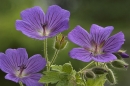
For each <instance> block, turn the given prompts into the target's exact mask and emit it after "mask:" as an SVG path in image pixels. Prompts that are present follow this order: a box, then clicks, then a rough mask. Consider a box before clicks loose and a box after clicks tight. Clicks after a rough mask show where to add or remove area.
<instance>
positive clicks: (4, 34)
mask: <svg viewBox="0 0 130 86" xmlns="http://www.w3.org/2000/svg"><path fill="white" fill-rule="evenodd" d="M52 4H57V5H59V6H61V7H62V8H64V9H66V10H69V11H70V12H71V16H70V28H69V30H68V31H65V32H63V33H64V34H65V35H67V34H68V32H69V31H71V30H72V29H73V28H74V27H75V26H76V25H81V26H82V27H83V28H85V29H86V30H88V31H89V29H90V26H91V24H93V23H95V24H98V25H100V26H103V27H105V26H114V28H115V29H114V31H113V33H112V34H115V33H117V32H119V31H122V32H124V34H125V38H126V42H125V44H124V45H123V46H122V49H126V50H127V53H128V54H129V53H130V47H129V45H130V30H129V29H130V0H0V52H5V50H6V49H7V48H19V47H21V48H26V49H27V52H28V54H29V57H30V56H32V55H34V54H37V53H39V54H43V41H39V40H35V39H31V38H29V37H27V36H25V35H23V34H22V33H21V32H19V31H17V30H16V29H15V21H16V20H17V19H20V12H21V11H22V10H24V9H27V8H30V7H33V6H36V5H37V6H41V7H42V8H43V10H44V11H46V10H47V8H48V6H50V5H52ZM53 41H54V39H53V38H52V39H48V49H49V50H48V53H49V57H50V58H49V59H51V57H52V56H53V53H54V49H53ZM73 47H77V45H75V44H73V43H71V42H69V43H68V45H67V47H66V49H65V50H62V51H61V52H60V54H59V56H58V58H57V60H56V62H55V63H56V64H59V65H60V64H64V63H65V62H69V61H71V63H72V65H73V67H74V69H76V70H80V69H81V68H82V67H84V66H85V65H86V64H87V63H84V62H81V61H78V60H74V59H71V58H70V57H69V56H68V52H69V51H70V50H71V49H72V48H73ZM125 60H126V61H127V62H128V63H130V59H129V58H128V59H125ZM114 72H115V74H116V76H117V79H118V84H117V85H115V86H130V81H129V80H130V69H129V68H128V70H127V71H123V70H120V71H119V70H114ZM4 76H5V73H3V72H2V71H0V86H19V85H18V84H16V83H14V82H12V81H9V80H5V79H4ZM105 86H109V85H108V84H107V83H106V85H105Z"/></svg>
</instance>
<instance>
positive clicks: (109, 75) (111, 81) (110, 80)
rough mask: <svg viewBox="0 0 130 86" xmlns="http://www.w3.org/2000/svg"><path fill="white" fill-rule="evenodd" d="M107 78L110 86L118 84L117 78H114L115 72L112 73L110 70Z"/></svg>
mask: <svg viewBox="0 0 130 86" xmlns="http://www.w3.org/2000/svg"><path fill="white" fill-rule="evenodd" d="M106 78H107V80H108V82H109V83H110V84H112V85H114V84H116V83H117V82H116V78H115V76H114V73H113V71H112V70H111V69H109V70H108V73H107V75H106Z"/></svg>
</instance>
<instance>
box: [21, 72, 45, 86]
mask: <svg viewBox="0 0 130 86" xmlns="http://www.w3.org/2000/svg"><path fill="white" fill-rule="evenodd" d="M41 77H42V74H40V73H36V74H31V75H30V76H29V77H25V78H22V82H23V83H24V84H26V86H43V84H42V83H39V82H38V81H39V79H40V78H41Z"/></svg>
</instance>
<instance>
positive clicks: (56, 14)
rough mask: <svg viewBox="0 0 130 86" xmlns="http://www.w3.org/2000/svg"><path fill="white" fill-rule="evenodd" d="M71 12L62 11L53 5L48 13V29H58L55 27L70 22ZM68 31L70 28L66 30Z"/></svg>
mask: <svg viewBox="0 0 130 86" xmlns="http://www.w3.org/2000/svg"><path fill="white" fill-rule="evenodd" d="M69 16H70V12H69V11H67V10H64V9H62V8H61V7H59V6H57V5H52V6H50V7H49V8H48V10H47V13H46V23H47V28H48V29H56V28H55V27H56V26H57V25H59V24H61V23H62V22H63V21H64V20H66V19H67V20H68V19H69ZM66 29H68V27H67V28H66Z"/></svg>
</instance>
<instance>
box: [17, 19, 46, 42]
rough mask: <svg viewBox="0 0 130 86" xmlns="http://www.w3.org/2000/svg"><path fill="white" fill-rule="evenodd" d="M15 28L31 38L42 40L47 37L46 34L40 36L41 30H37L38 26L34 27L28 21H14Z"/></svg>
mask: <svg viewBox="0 0 130 86" xmlns="http://www.w3.org/2000/svg"><path fill="white" fill-rule="evenodd" d="M16 29H17V30H19V31H21V32H22V33H23V34H25V35H26V36H28V37H31V38H35V39H39V40H43V39H45V38H47V37H46V36H42V30H39V29H38V28H34V27H33V26H31V25H30V24H29V23H27V22H25V21H22V20H17V21H16Z"/></svg>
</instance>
